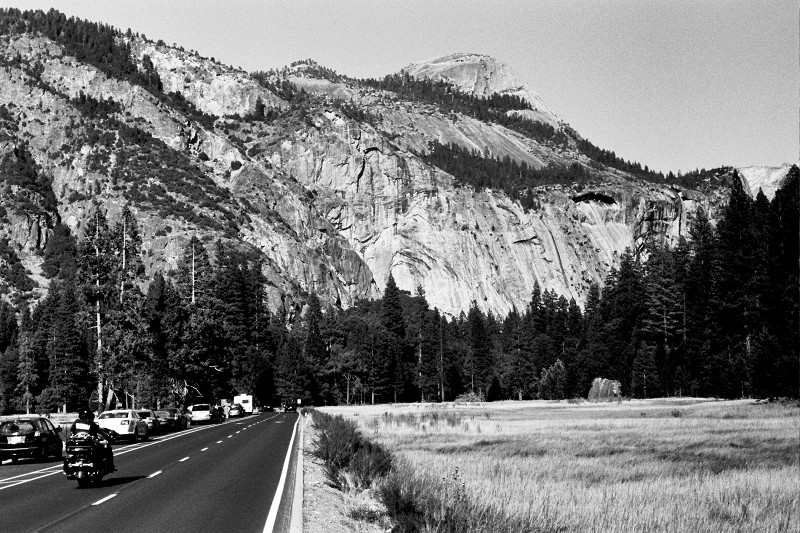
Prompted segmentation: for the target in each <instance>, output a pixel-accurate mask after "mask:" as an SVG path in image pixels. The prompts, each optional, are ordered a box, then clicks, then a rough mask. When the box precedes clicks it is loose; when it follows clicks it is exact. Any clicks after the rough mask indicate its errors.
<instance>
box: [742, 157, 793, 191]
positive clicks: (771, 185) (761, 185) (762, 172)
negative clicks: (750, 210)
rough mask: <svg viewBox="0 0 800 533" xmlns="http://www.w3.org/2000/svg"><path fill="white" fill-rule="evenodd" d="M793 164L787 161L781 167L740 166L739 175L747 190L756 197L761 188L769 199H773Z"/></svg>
mask: <svg viewBox="0 0 800 533" xmlns="http://www.w3.org/2000/svg"><path fill="white" fill-rule="evenodd" d="M790 168H792V165H791V164H789V163H786V164H784V165H781V166H779V167H739V168H737V170H738V171H739V175H740V176H741V177H742V182H743V184H744V185H745V190H746V191H747V192H748V193H749V194H750V196H751V197H752V198H755V197H756V195H757V194H758V191H759V189H761V190H762V191H763V192H764V195H765V196H766V197H767V199H768V200H772V198H773V197H774V196H775V191H777V190H778V189H780V187H781V185H783V180H784V179H785V178H786V175H787V174H788V173H789V169H790Z"/></svg>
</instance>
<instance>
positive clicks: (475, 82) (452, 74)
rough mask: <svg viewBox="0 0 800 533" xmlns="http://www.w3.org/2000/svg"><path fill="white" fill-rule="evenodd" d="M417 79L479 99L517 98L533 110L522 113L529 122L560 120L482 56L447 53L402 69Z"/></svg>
mask: <svg viewBox="0 0 800 533" xmlns="http://www.w3.org/2000/svg"><path fill="white" fill-rule="evenodd" d="M403 72H406V73H408V74H410V75H412V76H414V77H417V78H429V79H433V80H444V81H446V82H448V83H451V84H453V85H455V86H456V87H458V88H459V89H461V90H462V91H464V92H466V93H469V94H472V95H474V96H479V97H487V96H489V95H491V94H495V93H496V94H508V95H513V96H520V97H522V98H524V99H525V100H527V101H528V103H529V104H530V105H531V107H532V108H533V109H532V110H530V111H526V112H524V114H526V115H527V116H529V118H531V119H532V120H538V121H540V122H545V123H548V124H551V125H552V126H554V127H557V126H558V125H559V124H560V123H561V119H560V118H559V117H558V115H556V114H555V113H554V112H553V110H552V109H550V108H549V107H547V104H545V103H544V100H542V98H541V97H540V96H539V95H538V94H536V92H535V91H534V90H533V89H531V88H530V87H528V85H527V84H526V83H525V82H523V81H522V80H520V79H519V77H518V76H517V75H516V73H515V72H514V71H513V70H512V69H511V67H509V66H508V65H507V64H505V63H503V62H502V61H498V60H497V59H495V58H493V57H490V56H487V55H483V54H464V53H457V54H450V55H446V56H442V57H437V58H435V59H429V60H427V61H420V62H418V63H411V64H410V65H408V66H407V67H406V68H404V69H403Z"/></svg>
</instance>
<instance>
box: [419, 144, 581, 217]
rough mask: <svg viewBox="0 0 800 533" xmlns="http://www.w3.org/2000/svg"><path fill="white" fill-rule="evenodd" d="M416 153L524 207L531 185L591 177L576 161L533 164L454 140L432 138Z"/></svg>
mask: <svg viewBox="0 0 800 533" xmlns="http://www.w3.org/2000/svg"><path fill="white" fill-rule="evenodd" d="M415 155H416V156H417V157H419V158H421V159H422V160H423V161H425V162H426V163H428V164H430V165H434V166H436V167H438V168H440V169H442V170H444V171H445V172H447V173H449V174H451V175H453V176H455V177H456V179H457V180H458V181H459V182H461V183H463V184H466V185H471V186H473V187H475V188H476V189H478V190H480V189H483V188H490V189H494V190H500V191H503V192H505V193H506V195H507V196H508V197H509V198H513V199H515V200H517V201H518V202H519V203H520V204H521V205H522V207H523V208H525V209H526V210H527V209H531V208H532V207H534V205H535V201H534V198H533V195H532V194H531V191H530V190H531V189H532V188H533V187H537V186H539V185H548V184H554V183H569V184H585V183H588V182H589V181H591V179H592V172H591V171H590V170H589V169H587V168H586V167H584V166H582V165H580V164H579V163H573V164H572V165H569V166H562V165H555V164H550V165H548V166H545V167H542V168H534V167H532V166H528V164H527V163H526V162H525V161H523V162H521V163H518V162H517V161H516V160H515V159H511V157H510V156H509V155H505V156H504V157H503V158H502V159H501V158H500V157H497V156H489V157H487V156H485V155H484V154H482V153H481V152H479V151H477V150H470V149H468V148H463V147H461V146H459V145H458V144H453V143H450V144H446V145H445V144H441V143H439V142H437V141H434V142H433V143H432V144H431V145H430V151H429V152H428V153H426V154H415Z"/></svg>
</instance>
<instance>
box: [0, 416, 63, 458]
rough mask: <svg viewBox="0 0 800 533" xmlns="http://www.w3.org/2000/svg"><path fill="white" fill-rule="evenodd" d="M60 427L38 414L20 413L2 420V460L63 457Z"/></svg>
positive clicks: (0, 442)
mask: <svg viewBox="0 0 800 533" xmlns="http://www.w3.org/2000/svg"><path fill="white" fill-rule="evenodd" d="M59 433H61V428H60V427H58V428H57V427H55V426H53V423H52V422H50V421H49V420H48V419H47V418H45V417H42V416H37V415H20V416H17V417H14V418H12V419H6V420H1V421H0V461H2V460H5V459H11V462H12V463H16V462H17V460H18V459H20V458H23V457H29V458H32V459H35V460H37V461H40V460H43V459H45V458H47V457H50V456H55V457H61V452H62V449H63V443H62V441H61V437H60V436H59Z"/></svg>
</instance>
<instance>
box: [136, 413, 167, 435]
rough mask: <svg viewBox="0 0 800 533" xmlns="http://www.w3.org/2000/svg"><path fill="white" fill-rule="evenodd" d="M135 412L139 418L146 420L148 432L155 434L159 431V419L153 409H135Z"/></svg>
mask: <svg viewBox="0 0 800 533" xmlns="http://www.w3.org/2000/svg"><path fill="white" fill-rule="evenodd" d="M136 414H137V415H139V418H141V419H142V420H144V421H145V422H147V431H148V433H150V434H151V435H155V434H156V433H160V432H161V420H159V418H158V415H156V413H155V411H152V410H151V409H137V410H136Z"/></svg>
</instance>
